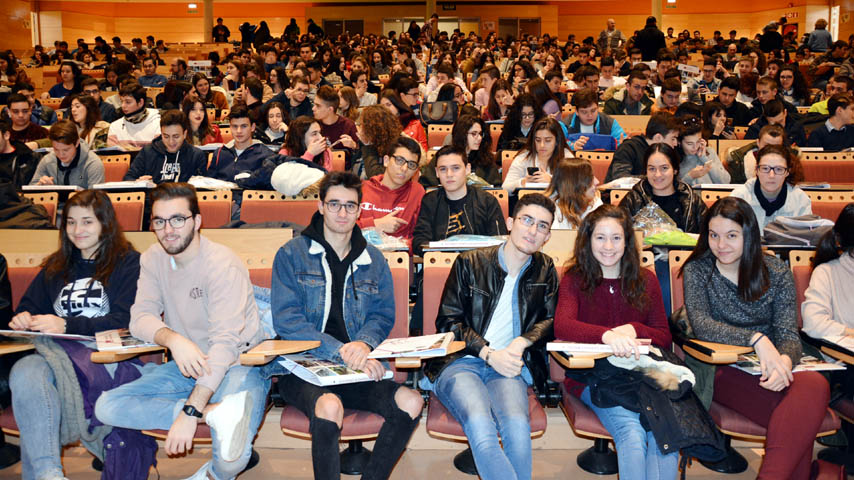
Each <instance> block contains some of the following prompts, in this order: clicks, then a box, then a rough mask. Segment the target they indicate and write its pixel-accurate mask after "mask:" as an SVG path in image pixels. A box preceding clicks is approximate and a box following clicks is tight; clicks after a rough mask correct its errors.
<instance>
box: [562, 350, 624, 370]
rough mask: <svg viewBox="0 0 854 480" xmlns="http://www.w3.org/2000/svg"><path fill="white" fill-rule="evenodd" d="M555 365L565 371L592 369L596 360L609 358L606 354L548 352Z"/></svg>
mask: <svg viewBox="0 0 854 480" xmlns="http://www.w3.org/2000/svg"><path fill="white" fill-rule="evenodd" d="M549 353H551V354H552V358H554V359H555V360H556V361H557V363H559V364H560V365H561V366H562V367H563V368H566V369H579V368H593V365H594V364H595V363H596V360H598V359H600V358H605V357H607V356H609V354H608V353H567V352H549Z"/></svg>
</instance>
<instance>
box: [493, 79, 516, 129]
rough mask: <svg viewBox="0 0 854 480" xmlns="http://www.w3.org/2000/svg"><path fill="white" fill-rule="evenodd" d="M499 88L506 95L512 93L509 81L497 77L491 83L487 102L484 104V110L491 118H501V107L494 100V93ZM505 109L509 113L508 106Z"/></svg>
mask: <svg viewBox="0 0 854 480" xmlns="http://www.w3.org/2000/svg"><path fill="white" fill-rule="evenodd" d="M499 90H504V91H505V92H507V94H508V95H513V86H512V85H510V82H508V81H507V80H504V79H503V78H499V79H498V80H496V81H495V82H494V83H493V84H492V88H491V89H489V103H487V104H486V111H487V112H488V113H489V117H490V118H492V119H493V120H501V107H500V106H499V105H498V102H497V101H496V100H495V94H496V93H497V92H498V91H499ZM507 110H508V114H509V113H510V112H509V110H510V107H508V108H507Z"/></svg>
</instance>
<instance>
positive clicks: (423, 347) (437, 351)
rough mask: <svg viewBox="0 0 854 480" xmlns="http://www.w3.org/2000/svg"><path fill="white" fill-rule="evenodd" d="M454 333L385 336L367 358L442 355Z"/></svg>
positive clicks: (446, 351)
mask: <svg viewBox="0 0 854 480" xmlns="http://www.w3.org/2000/svg"><path fill="white" fill-rule="evenodd" d="M452 341H454V334H453V333H451V332H448V333H436V334H433V335H422V336H420V337H405V338H387V339H385V341H383V343H381V344H379V346H377V348H375V349H374V351H373V352H371V354H370V355H368V358H397V357H420V358H428V357H444V356H445V355H447V354H448V346H449V345H450V344H451V342H452Z"/></svg>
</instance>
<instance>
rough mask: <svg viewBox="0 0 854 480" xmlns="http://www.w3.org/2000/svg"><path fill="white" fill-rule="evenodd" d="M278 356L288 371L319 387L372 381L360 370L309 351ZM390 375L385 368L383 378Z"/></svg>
mask: <svg viewBox="0 0 854 480" xmlns="http://www.w3.org/2000/svg"><path fill="white" fill-rule="evenodd" d="M280 358H281V360H279V363H281V364H282V366H283V367H285V368H286V369H287V370H288V371H289V372H291V373H293V374H294V375H296V376H298V377H299V378H301V379H303V380H305V381H306V382H308V383H311V384H313V385H317V386H319V387H328V386H329V385H342V384H345V383H357V382H368V381H373V379H372V378H371V377H370V376H369V375H368V374H367V373H365V372H363V371H361V370H353V369H352V368H349V367H347V366H346V365H341V364H339V363H334V362H330V361H329V360H323V359H322V358H318V357H315V356H314V355H312V354H310V353H301V354H298V355H282V356H281V357H280ZM391 377H392V373H391V370H386V371H385V375H383V379H386V378H391Z"/></svg>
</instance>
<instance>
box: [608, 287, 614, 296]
mask: <svg viewBox="0 0 854 480" xmlns="http://www.w3.org/2000/svg"><path fill="white" fill-rule="evenodd" d="M608 291H609V292H611V295H613V294H614V286H613V285H608Z"/></svg>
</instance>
